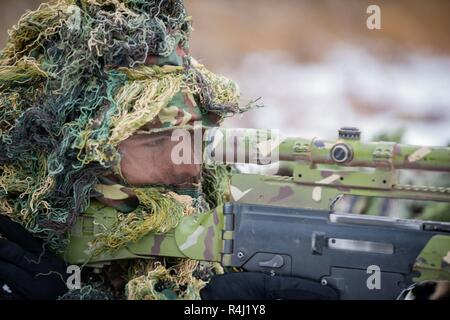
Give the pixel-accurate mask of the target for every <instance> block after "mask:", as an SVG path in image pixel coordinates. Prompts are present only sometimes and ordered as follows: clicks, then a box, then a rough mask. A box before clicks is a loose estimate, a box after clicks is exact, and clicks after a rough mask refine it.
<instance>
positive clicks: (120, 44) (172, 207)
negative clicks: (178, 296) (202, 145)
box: [0, 0, 247, 298]
mask: <svg viewBox="0 0 450 320" xmlns="http://www.w3.org/2000/svg"><path fill="white" fill-rule="evenodd" d="M190 32H191V21H190V17H189V16H188V15H187V13H186V11H185V7H184V5H183V2H182V1H181V0H164V1H162V0H57V1H52V2H50V3H47V4H42V5H41V6H40V7H39V9H38V10H36V11H32V12H28V13H26V14H25V15H24V16H23V17H22V18H21V19H20V21H19V22H18V24H17V25H16V26H14V27H13V29H12V30H11V31H10V39H9V42H8V43H7V45H6V47H5V48H4V50H3V51H2V52H1V53H0V134H1V139H0V211H1V212H2V213H5V214H7V215H8V216H10V217H12V218H13V219H14V220H15V221H18V222H20V223H21V224H23V225H24V226H25V227H26V228H27V229H28V230H30V231H31V232H32V233H34V234H35V235H36V236H38V237H41V238H42V239H44V241H45V243H47V244H48V246H49V247H50V248H51V249H52V250H53V251H63V250H64V247H65V245H66V243H67V232H68V230H69V229H70V228H71V227H72V226H73V224H74V222H75V221H76V219H77V216H79V215H80V214H82V213H83V212H84V211H85V210H86V208H88V206H89V205H90V198H91V196H92V195H93V194H94V193H95V187H96V185H97V183H98V179H99V176H101V175H104V174H106V173H108V172H114V173H117V174H120V166H119V162H120V154H119V153H118V144H119V143H120V142H121V141H123V140H124V139H126V138H128V137H130V136H131V135H133V134H134V133H136V132H138V131H139V130H142V128H143V126H145V125H146V124H148V123H151V122H152V121H153V122H155V123H157V124H158V126H154V127H153V128H152V129H148V130H147V132H148V133H151V132H157V131H161V130H168V129H170V128H174V127H189V126H192V122H193V121H194V120H198V119H200V120H201V121H202V122H203V125H205V126H209V125H216V124H218V123H220V122H221V120H222V119H223V118H224V117H227V116H230V115H233V114H235V113H240V112H243V111H245V110H246V109H247V108H242V109H241V108H240V107H239V104H238V102H239V92H238V88H237V86H236V84H235V83H234V82H232V81H230V80H228V79H226V78H224V77H220V76H217V75H215V74H213V73H212V72H210V71H208V70H207V69H206V68H205V67H204V66H202V65H200V64H198V63H197V62H196V61H195V60H194V59H192V58H191V57H190V56H189V51H188V39H189V36H190ZM225 170H226V169H224V168H219V169H218V168H212V171H210V174H209V175H208V174H206V175H205V177H206V178H205V180H206V183H207V184H209V185H216V186H218V187H221V188H220V189H219V188H218V189H216V191H215V194H212V193H211V198H210V199H209V200H207V202H208V203H209V204H210V205H214V204H218V203H220V201H221V197H222V196H223V195H221V194H217V192H218V190H219V191H220V190H224V188H223V185H224V182H223V181H224V180H222V182H220V181H219V180H220V179H219V180H218V179H216V178H214V175H215V172H217V174H220V176H221V177H223V178H225V177H226V171H225ZM211 172H212V173H211ZM133 191H134V192H135V193H136V195H137V197H138V198H139V202H140V205H139V208H138V209H136V210H135V211H133V212H132V213H131V214H129V215H123V216H122V217H121V218H120V219H119V220H120V223H119V224H118V225H117V226H116V227H115V228H114V230H110V231H109V232H108V234H102V235H100V236H99V238H98V239H97V240H96V241H95V243H94V249H93V250H94V251H101V250H107V249H116V248H118V247H120V246H123V245H124V244H126V242H127V241H135V240H138V239H139V237H141V236H143V235H145V234H146V233H147V232H149V231H159V232H163V231H165V230H168V229H170V228H171V227H174V226H176V224H177V223H178V222H179V220H180V218H181V217H182V216H183V215H186V214H190V213H192V210H199V207H198V206H196V205H194V202H195V199H191V200H192V202H189V201H187V202H186V198H184V199H183V198H179V197H177V196H176V195H175V194H174V193H173V192H172V193H171V191H169V190H168V189H167V190H166V189H149V190H138V189H135V190H133ZM194 207H195V208H194ZM162 268H164V266H159V267H157V268H156V269H154V271H152V272H151V273H149V274H148V275H147V276H144V278H142V280H143V282H145V283H151V281H153V280H152V279H153V278H154V277H157V278H158V277H162V276H163V275H164V272H165V271H163V270H162ZM178 285H179V284H178ZM128 293H129V296H130V297H133V298H135V297H147V293H146V292H145V290H143V289H142V284H138V283H137V282H136V281H134V282H131V283H130V284H129V285H128ZM189 296H190V297H191V295H190V294H189Z"/></svg>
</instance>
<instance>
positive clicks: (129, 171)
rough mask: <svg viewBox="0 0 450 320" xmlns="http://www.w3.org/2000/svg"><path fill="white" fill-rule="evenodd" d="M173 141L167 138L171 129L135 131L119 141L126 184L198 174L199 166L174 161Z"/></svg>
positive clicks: (178, 181) (171, 182) (186, 178)
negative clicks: (144, 132)
mask: <svg viewBox="0 0 450 320" xmlns="http://www.w3.org/2000/svg"><path fill="white" fill-rule="evenodd" d="M192 140H193V139H192ZM177 143H178V142H177V141H171V132H165V133H156V134H155V133H153V134H136V135H134V136H132V137H130V138H128V139H126V140H124V141H123V142H121V143H120V145H119V152H120V154H121V156H122V160H121V169H122V175H123V177H124V178H125V179H126V181H127V182H128V183H129V184H131V185H137V186H139V185H146V184H167V185H175V184H182V183H186V182H190V181H192V178H195V177H197V176H198V175H199V174H200V171H201V166H200V165H199V164H174V162H173V161H172V157H171V156H172V149H173V148H174V147H175V146H176V145H177ZM192 149H193V146H192ZM191 151H192V152H191V154H192V155H193V154H194V152H193V150H191ZM191 163H194V161H192V162H191Z"/></svg>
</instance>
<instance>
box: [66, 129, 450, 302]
mask: <svg viewBox="0 0 450 320" xmlns="http://www.w3.org/2000/svg"><path fill="white" fill-rule="evenodd" d="M230 132H231V134H230ZM205 137H206V138H205V143H204V146H205V149H204V150H205V151H204V154H205V155H206V158H207V160H208V161H225V162H228V163H230V162H231V163H249V162H252V161H251V160H256V163H258V164H264V163H271V164H272V165H274V160H277V161H278V160H279V161H278V162H277V164H278V165H279V166H278V168H277V170H276V172H275V171H271V172H270V173H265V174H261V173H256V174H248V173H237V174H234V175H233V176H232V177H231V195H232V198H233V199H232V201H231V202H229V203H227V204H225V205H224V207H223V208H216V209H215V210H213V211H212V212H209V213H207V214H204V213H203V214H198V215H194V216H189V217H185V218H184V220H183V221H182V223H181V224H179V226H178V227H177V228H175V229H174V230H172V231H171V232H168V233H165V234H149V235H147V236H145V237H144V238H142V239H141V240H140V241H138V242H137V243H130V244H128V246H127V247H126V248H123V249H121V250H119V251H117V252H114V253H104V254H100V255H98V256H95V257H90V256H88V255H87V253H86V249H87V248H88V243H89V241H91V240H92V239H93V238H94V236H95V234H96V233H98V232H101V231H102V230H103V228H104V227H108V226H111V225H112V224H114V223H115V221H116V220H117V212H116V211H115V210H114V209H112V208H106V207H103V206H100V205H99V204H96V203H94V204H93V205H92V206H91V207H90V208H89V210H88V211H87V212H86V213H85V215H83V216H82V217H81V218H80V219H79V220H78V222H77V224H76V226H75V228H74V229H73V231H72V234H71V237H70V240H71V241H70V245H69V248H68V250H67V252H66V259H68V261H69V262H71V263H77V264H82V263H88V265H89V266H92V267H101V266H103V265H104V264H107V263H109V262H111V261H113V260H120V259H129V258H145V257H149V256H168V257H186V258H190V259H194V260H201V261H217V262H220V263H221V264H222V265H223V266H227V267H239V268H243V269H245V270H247V271H256V272H265V273H269V274H277V275H290V276H298V277H304V278H308V279H313V280H316V281H319V282H321V283H322V284H323V285H327V284H329V285H332V286H334V287H335V288H337V289H338V290H339V291H340V294H341V297H342V298H343V299H395V298H396V297H397V296H398V295H399V294H400V293H401V291H402V290H403V289H405V288H406V287H408V286H409V285H410V284H412V283H414V282H419V281H423V280H450V224H449V223H438V222H429V221H419V220H406V219H397V218H389V217H379V216H365V215H357V214H349V213H339V212H335V211H334V210H333V207H334V204H335V203H336V201H337V200H338V199H339V198H340V197H341V196H343V195H352V196H368V197H383V198H385V197H386V198H400V199H416V200H417V199H420V200H430V201H444V202H450V188H446V187H433V186H427V187H424V186H413V185H401V184H399V182H398V170H400V169H402V170H405V169H410V170H430V171H440V172H447V173H448V172H450V148H446V147H424V146H409V145H400V144H397V143H393V142H371V143H363V142H361V141H360V132H359V130H357V129H354V128H343V129H341V130H340V132H339V139H338V140H337V141H324V140H320V139H312V140H307V139H302V138H287V139H281V138H280V137H279V136H278V135H276V134H273V133H272V132H269V131H265V130H240V131H236V130H230V129H219V128H216V129H210V130H208V131H207V132H206V134H205ZM227 147H228V148H227ZM230 150H231V151H230ZM230 152H231V154H230ZM267 160H269V161H267ZM269 167H270V166H269ZM449 214H450V212H449ZM368 268H369V269H370V268H375V269H378V270H379V271H380V276H381V278H380V279H381V289H374V290H370V289H369V288H368V287H367V279H368V277H369V276H370V274H368V273H367V270H368Z"/></svg>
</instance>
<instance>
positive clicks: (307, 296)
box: [200, 272, 339, 300]
mask: <svg viewBox="0 0 450 320" xmlns="http://www.w3.org/2000/svg"><path fill="white" fill-rule="evenodd" d="M200 296H201V298H202V299H203V300H276V299H278V300H279V299H285V300H336V299H339V294H338V292H337V291H336V290H335V289H334V288H331V287H329V286H323V285H321V284H320V283H318V282H315V281H312V280H307V279H302V278H293V277H282V276H270V275H266V274H263V273H254V272H236V273H227V274H223V275H219V276H215V277H213V278H212V280H211V282H210V283H209V284H208V285H207V286H206V287H205V288H203V289H202V290H201V291H200Z"/></svg>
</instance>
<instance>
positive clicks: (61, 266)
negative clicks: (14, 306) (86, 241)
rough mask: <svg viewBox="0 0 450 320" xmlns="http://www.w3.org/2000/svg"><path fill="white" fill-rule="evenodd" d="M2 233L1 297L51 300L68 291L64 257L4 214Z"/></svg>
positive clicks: (1, 224) (1, 223)
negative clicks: (59, 256)
mask: <svg viewBox="0 0 450 320" xmlns="http://www.w3.org/2000/svg"><path fill="white" fill-rule="evenodd" d="M0 235H1V236H2V237H3V238H0V299H7V300H15V299H33V300H50V299H56V298H58V297H59V296H60V295H62V294H64V293H65V292H66V291H67V286H66V279H67V273H66V271H67V266H66V263H65V262H64V261H63V260H61V259H59V258H57V257H56V256H54V255H53V254H51V253H50V252H48V251H46V250H45V248H44V246H43V245H42V243H40V241H38V240H37V239H35V238H34V237H33V236H32V235H31V234H30V233H29V232H28V231H27V230H25V229H24V228H23V227H22V226H21V225H19V224H17V223H15V222H13V221H11V220H10V219H9V218H8V217H6V216H4V215H1V214H0ZM5 238H6V239H5Z"/></svg>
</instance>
